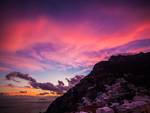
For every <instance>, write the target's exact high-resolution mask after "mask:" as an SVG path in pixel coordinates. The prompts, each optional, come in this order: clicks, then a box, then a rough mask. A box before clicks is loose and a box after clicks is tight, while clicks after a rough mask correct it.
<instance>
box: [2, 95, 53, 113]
mask: <svg viewBox="0 0 150 113" xmlns="http://www.w3.org/2000/svg"><path fill="white" fill-rule="evenodd" d="M55 98H56V97H28V96H0V113H40V112H44V111H46V109H47V108H48V106H49V104H50V103H51V102H52V101H53V100H54V99H55Z"/></svg>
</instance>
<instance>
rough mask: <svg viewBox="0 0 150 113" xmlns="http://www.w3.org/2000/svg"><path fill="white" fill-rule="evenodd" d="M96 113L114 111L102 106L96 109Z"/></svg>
mask: <svg viewBox="0 0 150 113" xmlns="http://www.w3.org/2000/svg"><path fill="white" fill-rule="evenodd" d="M96 113H114V110H113V109H112V108H110V107H102V108H98V109H97V110H96Z"/></svg>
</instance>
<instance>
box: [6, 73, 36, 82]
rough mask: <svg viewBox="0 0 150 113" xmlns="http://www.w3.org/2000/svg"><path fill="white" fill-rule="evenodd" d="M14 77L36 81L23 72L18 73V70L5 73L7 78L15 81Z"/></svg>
mask: <svg viewBox="0 0 150 113" xmlns="http://www.w3.org/2000/svg"><path fill="white" fill-rule="evenodd" d="M14 78H21V79H23V80H27V81H30V82H36V80H35V79H33V78H32V77H30V76H29V75H28V74H23V73H20V72H12V73H9V74H7V75H6V79H7V80H13V81H16V80H15V79H14ZM17 82H18V81H17Z"/></svg>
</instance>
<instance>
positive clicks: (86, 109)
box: [46, 53, 150, 113]
mask: <svg viewBox="0 0 150 113" xmlns="http://www.w3.org/2000/svg"><path fill="white" fill-rule="evenodd" d="M81 111H82V112H81ZM46 113H150V53H139V54H136V55H118V56H112V57H110V59H109V60H108V61H102V62H99V63H97V64H96V65H95V66H94V68H93V70H92V71H91V73H90V74H89V75H88V76H86V77H85V78H84V79H82V80H81V81H80V83H79V84H77V85H76V86H75V87H73V88H72V89H70V90H69V91H68V92H67V93H65V94H64V95H63V96H61V97H59V98H57V99H56V100H55V101H54V102H53V103H52V104H51V105H50V106H49V108H48V109H47V111H46Z"/></svg>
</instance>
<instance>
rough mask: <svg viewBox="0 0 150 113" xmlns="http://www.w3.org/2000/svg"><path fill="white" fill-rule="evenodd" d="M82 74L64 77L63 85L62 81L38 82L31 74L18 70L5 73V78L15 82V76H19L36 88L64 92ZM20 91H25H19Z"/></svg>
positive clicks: (77, 80)
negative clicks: (65, 81) (53, 82)
mask: <svg viewBox="0 0 150 113" xmlns="http://www.w3.org/2000/svg"><path fill="white" fill-rule="evenodd" d="M83 77H84V76H83V75H77V76H75V77H73V78H70V79H69V78H66V80H67V81H68V85H67V86H65V84H64V83H63V81H58V84H57V85H54V84H52V83H50V82H46V83H40V82H37V81H36V80H35V79H34V78H32V77H31V76H29V75H28V74H23V73H20V72H12V73H9V74H7V75H6V79H7V80H13V81H15V82H16V80H15V78H20V79H23V80H26V81H28V82H29V84H30V85H31V86H32V87H33V88H36V89H42V90H48V91H53V92H56V93H64V92H66V91H67V90H69V89H70V88H72V87H73V86H74V85H76V84H77V83H78V82H79V81H80V80H81V79H82V78H83ZM20 93H25V92H20Z"/></svg>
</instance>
